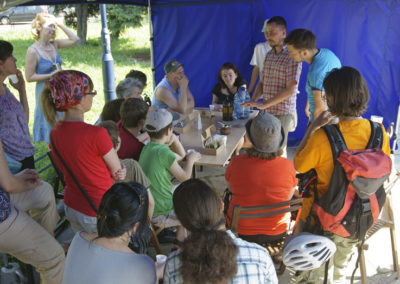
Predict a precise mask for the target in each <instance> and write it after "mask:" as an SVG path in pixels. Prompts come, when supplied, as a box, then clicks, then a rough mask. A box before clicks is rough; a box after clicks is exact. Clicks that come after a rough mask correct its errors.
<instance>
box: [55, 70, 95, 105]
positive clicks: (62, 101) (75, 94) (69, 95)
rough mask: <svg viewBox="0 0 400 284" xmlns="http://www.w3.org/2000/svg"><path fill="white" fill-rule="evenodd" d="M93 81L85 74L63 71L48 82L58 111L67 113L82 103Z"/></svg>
mask: <svg viewBox="0 0 400 284" xmlns="http://www.w3.org/2000/svg"><path fill="white" fill-rule="evenodd" d="M89 82H91V79H90V78H89V76H88V75H86V74H85V73H82V72H80V71H75V70H62V71H60V72H57V73H56V74H55V75H53V77H51V78H50V80H49V81H47V84H48V85H49V87H50V90H51V96H52V97H53V101H54V104H55V106H56V110H57V111H66V110H67V109H68V108H70V107H73V106H75V105H77V104H79V103H80V101H81V100H82V98H83V96H84V95H85V93H86V92H87V91H88V88H89Z"/></svg>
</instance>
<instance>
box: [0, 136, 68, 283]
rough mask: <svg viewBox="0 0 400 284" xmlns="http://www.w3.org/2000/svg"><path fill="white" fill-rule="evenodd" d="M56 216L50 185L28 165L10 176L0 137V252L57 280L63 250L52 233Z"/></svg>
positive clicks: (45, 280)
mask: <svg viewBox="0 0 400 284" xmlns="http://www.w3.org/2000/svg"><path fill="white" fill-rule="evenodd" d="M28 212H29V215H28V214H27V213H28ZM58 220H59V216H58V214H57V209H56V203H55V200H54V193H53V189H52V188H51V186H50V185H49V184H48V183H46V182H42V181H40V179H39V175H38V174H37V173H36V172H35V171H34V170H31V169H25V170H23V171H22V172H20V173H18V174H17V175H15V176H13V175H12V174H11V172H10V171H9V169H8V166H7V162H6V159H5V157H4V153H3V147H2V145H1V141H0V252H1V253H8V254H10V255H12V256H14V257H16V258H17V259H18V260H20V261H22V262H25V263H28V264H31V265H32V266H34V267H35V268H36V270H37V271H38V272H39V273H40V279H41V283H61V279H62V276H63V271H64V262H65V256H64V250H63V249H62V247H61V246H60V244H59V243H58V242H57V241H56V240H55V239H54V237H52V235H53V231H54V228H55V227H56V224H57V222H58ZM2 269H3V268H2Z"/></svg>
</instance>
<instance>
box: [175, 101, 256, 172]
mask: <svg viewBox="0 0 400 284" xmlns="http://www.w3.org/2000/svg"><path fill="white" fill-rule="evenodd" d="M196 110H199V111H208V109H206V108H196ZM257 113H258V111H253V112H252V113H251V115H250V118H254V117H255V116H256V115H257ZM214 114H215V118H213V119H210V118H207V117H204V116H202V127H203V128H202V130H197V129H193V128H191V129H190V130H189V131H188V132H186V133H183V134H180V139H181V142H182V145H183V146H184V147H185V149H186V150H188V149H194V150H196V151H198V152H199V153H200V154H201V156H202V157H201V159H200V160H199V161H197V162H196V163H195V166H196V165H198V166H217V167H223V166H225V165H226V164H227V163H228V160H229V159H230V157H231V156H232V154H233V152H234V151H235V149H236V147H237V145H238V144H239V142H240V140H241V139H242V137H243V136H244V134H245V133H246V129H245V124H246V122H247V121H248V119H245V120H244V119H243V120H242V119H241V120H233V121H222V112H218V111H215V112H214ZM250 118H249V119H250ZM218 122H223V123H225V124H229V125H231V126H232V128H231V130H232V131H231V133H230V134H229V135H228V137H227V142H226V148H225V149H223V151H222V152H221V153H220V154H218V155H216V156H212V155H204V154H203V148H202V145H201V133H202V132H203V131H204V130H205V129H206V128H207V127H209V126H210V125H211V124H214V125H215V127H216V129H217V132H216V133H218V134H219V129H220V128H221V125H220V124H219V123H218Z"/></svg>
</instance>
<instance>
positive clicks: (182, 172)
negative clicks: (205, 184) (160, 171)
mask: <svg viewBox="0 0 400 284" xmlns="http://www.w3.org/2000/svg"><path fill="white" fill-rule="evenodd" d="M200 158H201V154H200V153H198V152H192V153H190V154H189V155H187V156H186V164H185V166H184V167H183V168H182V167H181V166H180V165H179V164H178V158H176V159H175V161H174V162H173V163H172V165H171V167H170V168H169V171H170V173H171V174H172V175H173V176H174V177H175V178H176V179H177V180H179V181H180V182H184V181H185V180H188V179H190V178H191V176H192V169H193V164H194V163H195V162H196V161H198V160H200Z"/></svg>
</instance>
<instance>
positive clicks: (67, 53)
mask: <svg viewBox="0 0 400 284" xmlns="http://www.w3.org/2000/svg"><path fill="white" fill-rule="evenodd" d="M11 43H12V45H13V46H14V56H15V57H16V58H17V59H18V65H19V66H25V55H26V50H27V49H28V47H29V46H30V45H32V44H33V43H34V40H33V39H21V40H11ZM111 52H112V56H113V59H114V62H115V64H118V66H121V67H123V66H128V67H131V66H132V63H135V62H136V61H141V62H143V61H144V63H146V62H147V63H148V64H149V65H150V48H143V47H141V48H135V47H134V46H132V45H131V44H130V41H129V40H128V39H119V40H112V41H111ZM59 53H60V56H61V58H62V59H63V61H64V63H66V65H67V66H65V65H64V66H65V67H68V68H73V66H78V65H80V64H85V65H87V66H91V67H99V68H101V65H102V61H101V60H102V57H103V47H102V41H101V38H91V39H89V40H88V41H87V44H86V45H85V46H80V45H76V46H73V47H70V48H65V49H60V50H59Z"/></svg>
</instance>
